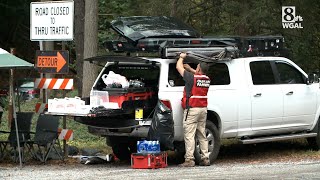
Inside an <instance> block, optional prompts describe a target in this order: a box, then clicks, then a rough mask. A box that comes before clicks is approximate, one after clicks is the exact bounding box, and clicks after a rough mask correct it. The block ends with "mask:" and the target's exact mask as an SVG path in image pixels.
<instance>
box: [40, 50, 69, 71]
mask: <svg viewBox="0 0 320 180" xmlns="http://www.w3.org/2000/svg"><path fill="white" fill-rule="evenodd" d="M36 61H37V62H36V68H37V69H38V71H39V72H40V73H55V74H63V73H68V71H69V67H68V66H69V52H68V51H36Z"/></svg>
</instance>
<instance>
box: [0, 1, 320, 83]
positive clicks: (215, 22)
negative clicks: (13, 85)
mask: <svg viewBox="0 0 320 180" xmlns="http://www.w3.org/2000/svg"><path fill="white" fill-rule="evenodd" d="M31 2H36V1H32V0H1V2H0V27H1V28H0V47H1V48H3V49H6V50H8V51H9V50H10V48H12V47H14V48H16V49H17V56H19V57H21V58H23V59H25V60H27V61H29V62H31V63H35V62H34V57H35V51H36V50H39V42H34V41H30V3H31ZM74 3H75V25H74V29H75V31H77V30H79V29H84V28H83V26H84V25H83V24H81V23H82V22H83V21H84V20H83V18H84V14H85V9H86V8H85V7H86V6H88V5H89V4H92V3H97V4H98V5H97V10H96V11H97V12H96V13H93V14H94V15H97V18H92V21H94V20H96V21H97V32H98V34H97V37H98V42H97V43H98V44H97V46H96V47H97V52H98V53H100V54H101V53H103V52H104V47H103V42H104V41H106V40H112V39H116V38H117V37H116V36H115V34H114V33H113V32H112V30H111V29H110V28H109V27H110V26H109V25H110V22H111V21H112V20H113V19H115V18H117V17H119V16H174V17H176V18H178V19H180V20H182V21H184V22H185V23H187V24H189V25H191V26H192V27H194V28H195V29H196V30H198V31H199V32H200V33H201V35H203V36H212V37H229V36H256V35H282V36H283V37H284V38H285V46H286V47H287V48H288V49H289V51H290V55H291V59H292V60H293V61H294V62H295V63H297V64H298V65H299V66H301V67H302V68H303V69H304V70H305V71H306V72H307V73H308V72H314V71H316V72H319V68H320V31H319V29H320V20H319V19H318V18H319V17H320V1H318V0H305V1H301V0H260V1H255V0H248V1H246V0H74ZM282 6H295V7H296V15H300V16H301V17H302V18H303V21H302V22H301V25H302V26H303V28H301V29H285V28H283V27H282V15H281V13H282ZM79 22H80V23H79ZM81 32H82V34H81V33H80V34H79V33H77V32H75V36H78V37H79V36H84V34H83V31H81ZM92 33H95V32H92ZM92 33H91V32H86V33H85V34H92ZM76 41H77V37H75V40H74V41H70V42H67V49H68V50H69V51H70V55H71V56H70V73H69V74H70V75H71V76H75V77H76V78H78V79H79V81H77V82H78V84H79V83H81V82H82V73H83V71H82V69H80V68H79V66H78V65H77V63H78V64H82V60H83V56H82V57H81V56H80V57H79V56H77V55H76V54H83V52H77V51H84V49H83V48H82V49H81V48H80V49H79V48H77V46H82V43H83V42H82V41H80V42H82V43H77V42H76ZM78 42H79V41H78ZM79 44H80V45H79ZM54 46H55V49H56V50H58V49H61V42H55V43H54ZM80 67H82V66H80ZM8 75H9V73H8V72H7V71H6V70H2V71H0V89H1V86H2V87H3V86H7V81H8ZM16 77H17V78H21V77H30V78H35V77H39V73H37V72H35V71H31V72H30V71H19V72H16ZM80 89H81V88H80Z"/></svg>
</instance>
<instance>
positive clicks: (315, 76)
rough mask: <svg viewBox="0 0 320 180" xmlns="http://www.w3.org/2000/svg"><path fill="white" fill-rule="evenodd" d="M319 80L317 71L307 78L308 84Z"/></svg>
mask: <svg viewBox="0 0 320 180" xmlns="http://www.w3.org/2000/svg"><path fill="white" fill-rule="evenodd" d="M317 82H319V77H318V75H317V74H315V73H311V74H309V75H308V78H307V84H308V85H309V84H312V83H317Z"/></svg>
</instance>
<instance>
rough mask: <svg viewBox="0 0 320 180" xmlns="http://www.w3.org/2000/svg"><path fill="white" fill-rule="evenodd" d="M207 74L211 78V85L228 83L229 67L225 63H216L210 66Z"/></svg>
mask: <svg viewBox="0 0 320 180" xmlns="http://www.w3.org/2000/svg"><path fill="white" fill-rule="evenodd" d="M208 76H209V77H210V79H211V85H228V84H230V75H229V69H228V66H227V65H226V64H225V63H216V64H214V65H212V66H210V68H209V72H208Z"/></svg>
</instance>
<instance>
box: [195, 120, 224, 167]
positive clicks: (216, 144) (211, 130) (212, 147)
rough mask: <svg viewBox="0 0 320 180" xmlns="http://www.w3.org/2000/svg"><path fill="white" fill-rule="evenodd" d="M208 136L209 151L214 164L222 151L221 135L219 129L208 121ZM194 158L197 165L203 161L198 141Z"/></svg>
mask: <svg viewBox="0 0 320 180" xmlns="http://www.w3.org/2000/svg"><path fill="white" fill-rule="evenodd" d="M206 136H207V139H208V151H209V159H210V162H211V163H212V162H213V161H214V160H216V159H217V156H218V154H219V151H220V145H221V144H220V135H219V131H218V128H217V127H216V125H215V124H213V122H211V121H208V120H207V123H206ZM194 157H195V161H196V163H197V164H199V162H200V161H201V155H200V146H199V141H198V140H196V148H195V151H194Z"/></svg>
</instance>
